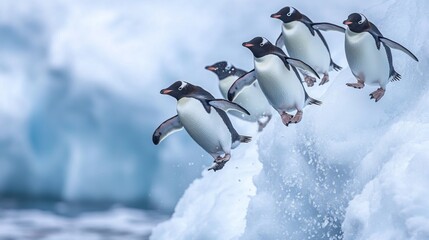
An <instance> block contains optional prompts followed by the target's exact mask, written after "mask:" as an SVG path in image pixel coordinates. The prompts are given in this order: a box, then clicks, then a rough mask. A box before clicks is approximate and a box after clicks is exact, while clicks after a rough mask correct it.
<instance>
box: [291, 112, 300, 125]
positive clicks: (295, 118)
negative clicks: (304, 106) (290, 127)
mask: <svg viewBox="0 0 429 240" xmlns="http://www.w3.org/2000/svg"><path fill="white" fill-rule="evenodd" d="M301 119H302V111H299V110H298V111H297V112H296V114H295V116H293V118H292V119H291V120H290V122H291V123H299V122H301Z"/></svg>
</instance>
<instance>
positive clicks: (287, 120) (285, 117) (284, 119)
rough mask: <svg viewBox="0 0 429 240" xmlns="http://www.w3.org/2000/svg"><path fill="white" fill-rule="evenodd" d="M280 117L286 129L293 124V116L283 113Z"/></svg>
mask: <svg viewBox="0 0 429 240" xmlns="http://www.w3.org/2000/svg"><path fill="white" fill-rule="evenodd" d="M280 116H281V117H282V122H283V124H284V125H286V127H287V126H289V123H291V120H292V118H293V115H290V114H288V113H286V112H283V113H281V114H280Z"/></svg>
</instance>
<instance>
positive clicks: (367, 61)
mask: <svg viewBox="0 0 429 240" xmlns="http://www.w3.org/2000/svg"><path fill="white" fill-rule="evenodd" d="M345 39H346V40H345V49H346V57H347V62H348V63H349V66H350V69H351V70H352V72H353V75H355V76H356V77H357V78H359V79H361V80H363V81H364V82H365V83H366V84H370V85H380V86H386V85H387V83H388V82H389V72H390V67H389V61H388V59H387V54H386V49H385V48H384V46H383V44H381V46H380V50H378V49H377V46H376V44H375V40H374V37H373V36H372V35H371V34H370V33H368V32H363V33H354V32H352V31H350V30H349V29H347V30H346V38H345Z"/></svg>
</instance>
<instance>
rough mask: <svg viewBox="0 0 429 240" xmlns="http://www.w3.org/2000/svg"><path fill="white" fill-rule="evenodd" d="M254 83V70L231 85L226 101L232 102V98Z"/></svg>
mask: <svg viewBox="0 0 429 240" xmlns="http://www.w3.org/2000/svg"><path fill="white" fill-rule="evenodd" d="M255 81H256V72H255V69H252V70H251V71H249V72H247V73H246V74H244V75H243V76H241V77H240V78H239V79H237V80H235V82H234V83H233V84H232V85H231V87H230V88H229V90H228V100H229V101H233V100H234V98H235V97H236V96H237V95H238V94H239V93H240V92H241V91H242V90H243V89H244V87H246V86H250V85H252V84H253V83H254V82H255Z"/></svg>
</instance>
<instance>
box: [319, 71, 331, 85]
mask: <svg viewBox="0 0 429 240" xmlns="http://www.w3.org/2000/svg"><path fill="white" fill-rule="evenodd" d="M327 82H329V74H328V73H324V74H323V78H322V81H320V83H319V86H321V85H323V84H325V83H327Z"/></svg>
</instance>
